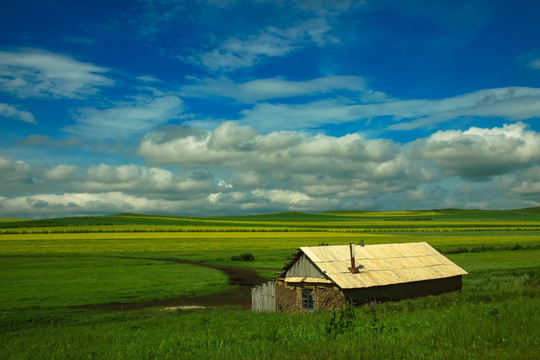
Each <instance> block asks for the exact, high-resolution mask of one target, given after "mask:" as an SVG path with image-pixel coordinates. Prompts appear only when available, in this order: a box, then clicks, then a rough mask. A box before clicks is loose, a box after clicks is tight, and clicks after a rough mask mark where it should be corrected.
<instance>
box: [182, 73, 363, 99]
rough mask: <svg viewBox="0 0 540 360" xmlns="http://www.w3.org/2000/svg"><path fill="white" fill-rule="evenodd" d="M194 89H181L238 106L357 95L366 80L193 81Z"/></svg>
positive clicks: (184, 93) (359, 78) (337, 78)
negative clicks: (348, 93) (346, 92)
mask: <svg viewBox="0 0 540 360" xmlns="http://www.w3.org/2000/svg"><path fill="white" fill-rule="evenodd" d="M193 80H195V81H196V82H198V83H197V84H195V85H184V86H182V88H181V91H182V95H183V96H185V97H208V96H219V97H228V98H234V99H236V100H238V101H241V102H256V101H260V100H266V99H273V98H285V97H295V96H306V95H308V96H309V95H318V94H324V93H329V92H332V91H335V90H350V91H355V92H360V91H364V90H366V84H365V80H364V79H363V78H361V77H358V76H327V77H323V78H317V79H312V80H307V81H287V80H284V79H282V78H271V79H257V80H252V81H248V82H244V83H235V82H234V81H232V80H230V79H228V78H226V77H220V78H217V79H212V78H207V79H202V80H199V79H196V78H193Z"/></svg>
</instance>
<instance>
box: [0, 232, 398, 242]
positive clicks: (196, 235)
mask: <svg viewBox="0 0 540 360" xmlns="http://www.w3.org/2000/svg"><path fill="white" fill-rule="evenodd" d="M330 236H331V237H333V238H336V237H340V238H341V237H343V238H348V237H358V236H359V234H358V233H349V232H332V233H331V235H330ZM361 236H362V237H391V236H393V235H387V234H362V235H361ZM282 237H286V238H328V237H329V233H328V232H314V231H306V232H300V231H298V232H296V231H295V232H286V233H274V232H244V231H240V232H232V231H231V232H229V231H227V232H212V231H211V232H135V233H131V232H124V233H63V234H2V235H0V241H4V240H6V241H10V240H19V241H20V240H124V239H230V238H269V239H276V238H282Z"/></svg>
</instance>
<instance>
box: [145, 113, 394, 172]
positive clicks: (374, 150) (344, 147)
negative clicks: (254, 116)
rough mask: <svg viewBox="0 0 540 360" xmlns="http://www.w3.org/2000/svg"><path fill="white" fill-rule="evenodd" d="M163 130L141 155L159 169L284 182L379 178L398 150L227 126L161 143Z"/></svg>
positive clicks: (384, 143)
mask: <svg viewBox="0 0 540 360" xmlns="http://www.w3.org/2000/svg"><path fill="white" fill-rule="evenodd" d="M163 132H164V131H163V130H158V131H156V132H154V133H151V134H148V135H146V136H145V138H144V139H143V141H142V142H141V144H140V147H139V150H138V154H139V155H141V156H144V157H145V158H146V160H147V161H148V162H149V163H151V164H155V165H165V164H174V165H179V166H181V167H184V168H209V167H210V168H227V169H234V170H244V171H249V170H256V171H259V172H266V173H271V174H274V176H276V177H281V176H285V175H280V174H287V173H298V172H312V171H317V170H320V169H324V171H325V172H331V171H337V172H342V171H347V172H350V171H355V170H361V169H363V170H367V169H366V167H369V171H368V173H367V175H364V176H378V173H380V172H384V171H386V170H383V169H384V168H385V167H394V166H395V165H396V164H393V161H394V160H395V158H396V155H397V150H398V149H397V147H396V145H395V144H393V143H392V142H391V141H388V140H369V141H368V140H363V139H362V138H361V137H360V136H359V135H357V134H350V135H346V136H343V137H332V136H325V135H317V136H315V137H308V136H307V135H304V134H302V133H297V132H279V133H270V134H267V135H259V134H258V133H257V132H256V131H255V130H254V129H253V128H251V127H249V126H241V125H239V124H238V123H234V122H228V123H224V124H222V125H221V126H220V127H218V128H216V129H215V130H214V131H212V132H207V131H202V132H201V131H193V132H188V131H184V132H181V131H179V132H178V134H179V136H178V137H176V138H168V139H167V140H166V141H163V136H164V135H163Z"/></svg>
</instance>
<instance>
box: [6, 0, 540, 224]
mask: <svg viewBox="0 0 540 360" xmlns="http://www.w3.org/2000/svg"><path fill="white" fill-rule="evenodd" d="M539 13H540V2H538V1H527V0H524V1H518V2H516V1H506V0H471V1H460V0H449V1H429V0H425V1H423V0H412V1H398V0H396V1H394V0H388V1H387V0H363V1H353V0H334V1H324V0H296V1H295V0H291V1H284V0H283V1H280V0H252V1H241V0H184V1H175V0H139V1H100V0H96V1H87V2H79V1H66V0H48V1H35V0H19V1H1V2H0V126H1V127H0V129H1V134H2V136H1V137H0V218H29V219H31V218H51V217H64V216H81V215H101V214H115V213H123V212H132V213H147V214H169V215H179V216H211V215H212V216H213V215H240V214H262V213H270V212H282V211H307V212H322V211H330V210H343V209H347V210H386V211H392V210H417V209H438V208H474V209H517V208H523V207H532V206H540V121H539V120H540V25H539V22H538V14H539Z"/></svg>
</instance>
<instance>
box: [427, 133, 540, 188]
mask: <svg viewBox="0 0 540 360" xmlns="http://www.w3.org/2000/svg"><path fill="white" fill-rule="evenodd" d="M416 146H417V147H416V151H417V153H418V155H419V156H420V157H422V158H424V159H428V160H431V161H432V162H433V163H435V164H436V165H438V166H439V167H441V168H443V169H444V170H446V171H447V172H448V173H449V174H452V175H458V176H462V177H464V178H467V179H473V180H485V179H486V178H489V177H491V176H493V175H501V174H505V173H509V172H512V171H514V170H516V169H521V168H525V167H529V166H531V164H534V163H538V162H540V151H538V149H540V135H539V134H538V133H537V132H535V131H532V130H528V129H527V126H526V125H525V124H523V123H521V122H519V123H516V124H510V125H504V126H503V127H502V128H492V129H481V128H477V127H472V128H470V129H469V130H466V131H460V130H450V131H438V132H436V133H435V134H433V135H431V136H430V137H428V138H427V139H422V140H418V141H417V144H416Z"/></svg>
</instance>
